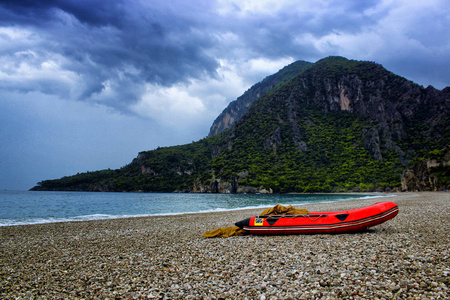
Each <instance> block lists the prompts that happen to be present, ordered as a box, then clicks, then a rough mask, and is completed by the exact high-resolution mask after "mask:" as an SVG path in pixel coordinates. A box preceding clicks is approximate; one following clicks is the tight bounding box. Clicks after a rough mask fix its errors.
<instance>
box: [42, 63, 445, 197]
mask: <svg viewBox="0 0 450 300" xmlns="http://www.w3.org/2000/svg"><path fill="white" fill-rule="evenodd" d="M298 67H299V68H298ZM292 69H294V73H295V72H296V73H295V74H293V72H291V70H292ZM283 70H284V71H286V68H285V69H283ZM283 70H281V71H283ZM288 70H290V71H289V72H285V73H286V74H288V75H286V76H282V75H280V73H277V74H275V75H277V76H278V77H277V76H272V77H268V78H269V79H270V78H277V79H276V83H275V84H273V82H272V83H270V84H268V85H267V86H270V88H269V89H267V88H265V89H264V90H265V93H264V94H259V95H258V97H253V98H252V100H251V101H250V102H249V101H248V97H247V96H246V97H243V96H244V95H243V96H242V97H240V98H238V99H237V100H236V101H235V102H236V103H234V104H233V105H231V107H230V106H229V107H228V108H227V109H226V110H224V112H223V113H222V114H221V116H222V117H221V116H219V117H218V119H217V120H216V121H215V122H214V124H219V125H217V126H216V127H215V128H216V129H218V130H216V131H214V130H213V128H214V124H213V127H212V128H211V132H210V136H209V137H207V138H204V139H202V140H200V141H198V142H194V143H191V144H187V145H182V146H174V147H165V148H158V149H156V150H153V151H145V152H141V153H139V155H138V157H137V158H135V159H134V160H133V161H132V162H131V163H130V164H129V165H127V166H125V167H123V168H121V169H118V170H103V171H96V172H88V173H83V174H77V175H74V176H69V177H64V178H61V179H58V180H45V181H42V182H39V183H38V186H36V187H35V188H34V189H35V190H86V191H146V192H153V191H160V192H173V191H182V192H231V193H234V192H267V191H273V192H277V193H283V192H336V191H376V190H379V191H386V190H391V189H400V188H401V186H402V177H403V174H404V172H405V170H406V169H409V168H411V167H412V164H413V163H414V162H417V161H420V159H427V158H429V157H430V155H433V153H434V154H435V153H437V152H439V151H441V152H442V151H444V150H442V149H445V148H446V147H447V146H448V145H449V141H450V134H449V130H448V128H450V126H449V125H450V120H449V113H448V112H449V111H450V88H449V87H447V88H445V89H444V90H442V91H439V90H436V89H434V88H433V87H427V88H424V87H422V86H419V85H417V84H415V83H413V82H411V81H408V80H406V79H405V78H402V77H400V76H397V75H395V74H393V73H391V72H389V71H387V70H386V69H384V68H383V67H382V66H381V65H379V64H376V63H372V62H363V61H355V60H348V59H345V58H343V57H328V58H325V59H322V60H320V61H318V62H316V63H314V64H308V63H305V62H302V63H298V64H293V65H291V68H288ZM281 71H280V72H281ZM263 82H264V81H262V82H261V83H263ZM266 82H268V81H266ZM252 89H253V87H252ZM252 89H250V90H249V91H252ZM249 91H247V92H249ZM254 91H257V89H256V88H255V89H254V90H253V92H254ZM258 91H262V89H259V90H258ZM256 94H258V93H255V95H256ZM248 103H250V104H249V105H248V108H246V109H245V112H244V113H242V110H240V111H239V112H237V110H236V109H235V110H234V111H233V109H232V108H233V107H245V106H246V105H247V104H248ZM238 114H241V115H238ZM230 117H233V118H234V120H235V121H234V122H233V123H230V122H228V123H227V122H225V123H227V124H225V123H224V118H226V119H230ZM221 118H222V119H221ZM225 125H226V126H225ZM216 132H217V133H216ZM441 152H439V153H441ZM442 153H443V152H442ZM447 168H449V165H448V164H447V165H445V163H443V164H442V168H441V169H439V170H440V171H439V172H440V173H439V174H440V175H439V176H440V178H438V179H436V180H435V181H436V182H435V185H432V186H431V187H428V188H429V189H436V188H448V186H447V185H448V182H449V180H448V178H447V177H448V173H449V172H448V171H446V170H447ZM446 174H447V175H446ZM446 176H447V177H446Z"/></svg>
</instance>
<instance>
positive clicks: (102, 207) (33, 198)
mask: <svg viewBox="0 0 450 300" xmlns="http://www.w3.org/2000/svg"><path fill="white" fill-rule="evenodd" d="M371 197H384V195H382V194H380V195H375V196H374V195H365V194H270V195H267V194H178V193H98V192H97V193H95V192H42V191H0V226H16V225H27V224H41V223H52V222H69V221H87V220H99V219H114V218H124V217H139V216H156V215H176V214H187V213H203V212H215V211H226V210H237V209H247V208H265V207H270V206H274V205H276V204H282V205H290V204H291V205H301V204H308V203H318V202H334V201H345V200H351V199H360V198H371Z"/></svg>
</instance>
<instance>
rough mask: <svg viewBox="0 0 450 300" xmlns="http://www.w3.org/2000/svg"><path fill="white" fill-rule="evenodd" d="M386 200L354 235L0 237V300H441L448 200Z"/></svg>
mask: <svg viewBox="0 0 450 300" xmlns="http://www.w3.org/2000/svg"><path fill="white" fill-rule="evenodd" d="M388 199H389V200H390V201H393V202H395V203H397V204H398V206H399V209H400V213H399V214H398V216H397V217H396V218H394V219H393V220H390V221H388V222H386V223H384V224H381V225H379V226H376V227H373V228H372V229H370V230H368V231H366V232H364V233H358V234H340V235H297V236H251V235H248V236H240V237H231V238H226V239H224V238H217V239H204V238H203V233H204V232H205V231H208V230H213V229H216V228H220V227H227V226H232V225H233V224H234V223H235V222H236V221H239V220H242V219H244V218H246V217H249V216H251V215H255V214H258V213H259V212H260V211H259V210H241V211H231V212H218V213H207V214H206V213H205V214H188V215H180V216H164V217H144V218H128V219H116V220H100V221H86V222H66V223H53V224H40V225H27V226H12V227H0V245H1V246H0V298H2V299H20V298H26V299H31V298H68V299H76V298H86V299H105V298H112V299H114V298H117V299H119V298H125V299H142V298H145V299H149V298H150V299H152V298H156V299H219V298H222V299H246V298H248V299H271V298H273V299H289V298H292V299H318V298H324V299H338V298H358V297H362V298H367V299H377V298H379V299H383V298H389V299H390V298H394V297H396V298H398V299H404V298H415V297H417V298H418V299H422V298H423V299H432V298H434V299H448V298H449V297H450V292H449V279H450V277H449V276H450V234H449V232H450V193H400V194H396V195H395V197H391V198H388ZM378 201H381V200H380V199H376V198H375V199H364V200H351V201H345V202H335V203H323V204H311V205H305V206H304V207H300V208H307V209H308V210H309V211H331V210H343V209H351V208H357V207H363V206H366V205H370V204H373V203H375V202H378Z"/></svg>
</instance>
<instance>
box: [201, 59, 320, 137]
mask: <svg viewBox="0 0 450 300" xmlns="http://www.w3.org/2000/svg"><path fill="white" fill-rule="evenodd" d="M310 66H312V63H310V62H306V61H300V60H299V61H296V62H294V63H292V64H290V65H288V66H286V67H284V68H283V69H281V70H280V71H278V72H277V73H275V74H273V75H270V76H267V77H266V78H264V79H263V80H262V81H261V82H258V83H257V84H255V85H253V86H252V87H251V88H250V89H249V90H247V91H246V92H245V93H244V94H243V95H242V96H240V97H238V98H237V99H236V100H235V101H232V102H231V103H230V104H229V105H228V107H227V108H225V109H224V110H223V111H222V113H221V114H220V115H219V116H218V117H217V118H216V120H215V121H214V123H213V124H212V126H211V129H210V131H209V136H213V135H215V134H218V133H221V132H222V131H224V130H225V129H228V128H230V127H231V126H233V124H235V123H236V122H238V121H239V120H240V119H241V118H242V116H243V115H245V113H247V111H248V109H249V108H250V106H251V105H252V104H253V102H255V100H256V99H258V98H259V97H261V95H264V94H265V93H266V92H268V91H270V90H272V89H274V88H276V87H278V86H280V85H282V84H283V83H285V82H287V81H289V80H291V79H292V78H294V77H295V76H297V75H299V74H300V73H302V72H303V71H305V70H306V69H308V68H309V67H310Z"/></svg>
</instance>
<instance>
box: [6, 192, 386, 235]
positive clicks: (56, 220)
mask: <svg viewBox="0 0 450 300" xmlns="http://www.w3.org/2000/svg"><path fill="white" fill-rule="evenodd" d="M359 194H361V196H362V195H364V197H362V198H357V199H356V200H358V199H374V198H389V197H395V195H394V194H391V193H315V194H314V193H313V194H298V193H297V194H296V193H292V194H286V195H294V196H295V195H311V196H314V195H359ZM205 195H207V194H205ZM350 200H355V199H341V200H331V201H328V200H323V201H320V202H305V203H289V204H283V205H293V206H303V205H312V204H316V203H333V202H342V201H350ZM294 202H295V201H294ZM277 204H278V203H277ZM273 205H275V204H273ZM273 205H265V204H261V205H259V206H253V207H237V208H232V209H225V208H217V209H211V210H205V211H197V212H195V211H191V212H173V213H159V214H158V213H156V214H136V215H108V214H92V215H80V216H74V217H52V218H45V217H41V218H35V219H28V220H8V221H10V222H9V223H7V224H6V223H2V224H0V228H1V227H10V226H28V225H39V224H50V223H65V222H89V221H100V220H116V219H127V218H141V217H160V216H179V215H185V214H209V213H216V212H231V211H236V210H237V211H239V210H255V209H256V210H264V209H265V208H267V207H271V206H273ZM4 222H6V221H4Z"/></svg>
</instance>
